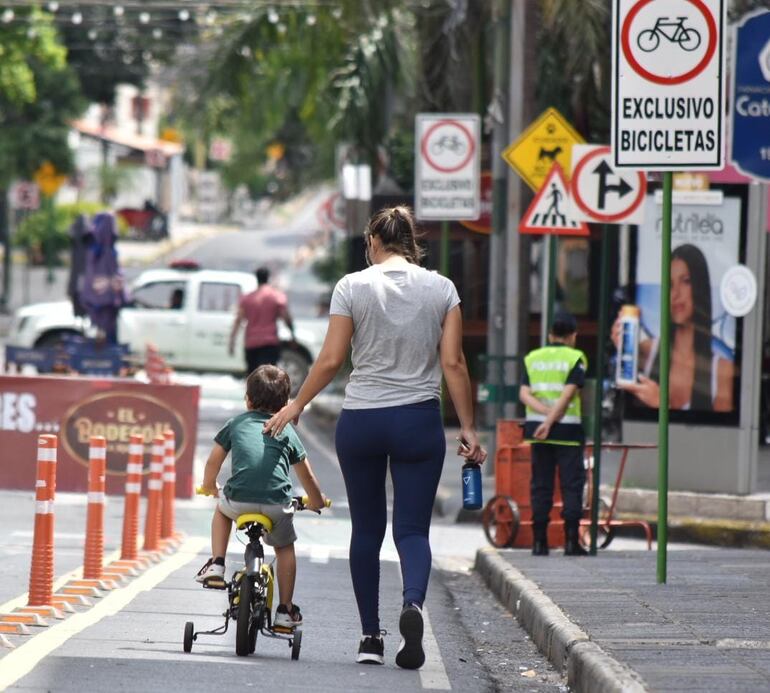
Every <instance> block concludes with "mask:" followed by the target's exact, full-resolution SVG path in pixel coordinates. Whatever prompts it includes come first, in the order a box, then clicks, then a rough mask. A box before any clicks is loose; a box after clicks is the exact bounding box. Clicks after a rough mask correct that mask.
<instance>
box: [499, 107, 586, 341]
mask: <svg viewBox="0 0 770 693" xmlns="http://www.w3.org/2000/svg"><path fill="white" fill-rule="evenodd" d="M584 141H585V140H584V139H583V138H582V137H581V136H580V134H579V133H578V132H577V131H576V130H575V129H574V128H573V127H572V125H570V123H569V122H568V121H567V119H566V118H565V117H564V116H563V115H562V114H561V113H559V111H557V110H556V109H555V108H547V109H546V110H545V111H543V113H541V114H540V115H539V116H538V117H537V118H535V120H534V121H532V123H530V125H529V127H528V128H527V129H526V130H525V131H524V132H523V133H521V135H519V137H518V138H517V139H516V140H515V141H514V142H512V143H511V144H510V146H509V147H508V148H507V149H506V150H505V151H504V152H503V153H502V157H503V159H505V161H506V162H507V163H508V165H509V166H510V167H511V168H512V169H513V170H514V171H516V173H518V174H519V175H520V176H521V177H522V178H523V179H524V182H525V183H526V184H527V185H528V186H529V187H530V188H532V190H534V191H535V192H536V193H538V195H537V197H536V200H537V199H540V198H541V196H542V195H543V193H544V192H545V191H548V192H550V191H551V190H552V186H553V183H554V182H555V183H556V184H557V185H558V181H554V180H553V176H554V173H553V171H554V170H555V168H556V165H557V164H558V166H559V168H560V171H561V172H564V171H570V170H572V169H571V166H570V163H571V161H572V147H573V145H575V144H577V143H579V142H584ZM562 180H564V179H563V176H562ZM546 183H548V184H549V187H546ZM565 187H566V186H565ZM568 195H569V192H568V190H567V191H565V197H564V198H563V200H562V202H564V203H566V204H564V210H565V211H564V214H566V213H567V212H566V210H567V208H569V206H570V205H569V201H568ZM557 202H558V201H557ZM535 206H536V202H533V203H532V205H531V206H530V208H529V210H528V211H527V213H526V214H525V215H524V219H523V220H522V224H521V225H520V226H519V230H520V231H522V232H523V233H548V234H549V235H547V236H546V237H545V239H544V246H543V273H542V274H543V276H542V279H543V281H542V285H543V307H542V309H541V316H542V317H541V328H540V332H541V341H542V342H543V344H545V340H546V337H547V333H548V326H549V325H550V322H551V317H552V313H553V299H554V296H555V293H556V255H557V252H556V251H557V248H556V245H557V239H556V238H554V237H553V236H552V235H551V234H553V233H569V234H576V235H588V228H587V227H585V225H579V224H575V223H574V222H572V223H571V224H570V225H569V227H567V228H566V229H565V228H564V225H562V224H558V223H554V225H553V226H554V227H558V228H561V230H560V231H550V232H549V231H548V230H547V227H544V225H543V224H542V223H541V224H540V225H539V227H540V228H541V229H542V230H540V231H537V230H534V229H533V228H532V226H533V225H532V224H531V223H529V221H530V220H531V217H532V216H533V214H532V213H533V210H534V208H535ZM546 211H547V209H543V210H541V212H546ZM534 221H536V220H534ZM537 226H538V225H537V224H535V228H537ZM527 227H530V228H527Z"/></svg>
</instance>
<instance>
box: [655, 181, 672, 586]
mask: <svg viewBox="0 0 770 693" xmlns="http://www.w3.org/2000/svg"><path fill="white" fill-rule="evenodd" d="M673 180H674V174H673V173H671V172H666V173H664V174H663V235H662V238H661V253H660V350H659V354H660V405H659V406H660V408H659V409H658V570H657V579H658V582H659V583H663V582H666V551H667V548H668V547H667V545H668V379H669V368H670V365H669V364H670V360H671V349H670V341H671V208H672V205H671V198H672V191H673Z"/></svg>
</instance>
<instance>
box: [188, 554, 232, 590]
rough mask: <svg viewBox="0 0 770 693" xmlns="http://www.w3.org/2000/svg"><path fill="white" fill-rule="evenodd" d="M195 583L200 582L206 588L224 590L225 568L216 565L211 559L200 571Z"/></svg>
mask: <svg viewBox="0 0 770 693" xmlns="http://www.w3.org/2000/svg"><path fill="white" fill-rule="evenodd" d="M195 581H196V582H200V583H201V584H202V585H203V586H204V587H215V586H216V587H219V588H220V589H223V588H224V586H225V567H224V566H223V565H218V564H217V563H214V559H213V558H209V560H208V561H206V563H204V565H203V567H202V568H201V569H200V570H199V571H198V574H197V575H196V576H195Z"/></svg>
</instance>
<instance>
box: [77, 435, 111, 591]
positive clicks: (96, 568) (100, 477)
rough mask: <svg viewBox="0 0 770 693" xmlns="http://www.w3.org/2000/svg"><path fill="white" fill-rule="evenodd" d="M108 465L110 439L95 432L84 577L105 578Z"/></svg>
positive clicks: (90, 462)
mask: <svg viewBox="0 0 770 693" xmlns="http://www.w3.org/2000/svg"><path fill="white" fill-rule="evenodd" d="M106 467H107V440H106V439H105V438H104V437H103V436H91V441H90V445H89V448H88V511H87V514H86V547H85V557H84V559H83V577H84V578H85V579H86V580H101V579H102V574H103V572H104V571H103V569H102V562H103V556H104V477H105V474H106V471H107V470H106Z"/></svg>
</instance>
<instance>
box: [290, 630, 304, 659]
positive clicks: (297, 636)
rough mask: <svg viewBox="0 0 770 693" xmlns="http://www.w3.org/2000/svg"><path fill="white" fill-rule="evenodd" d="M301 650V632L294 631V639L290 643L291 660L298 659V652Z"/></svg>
mask: <svg viewBox="0 0 770 693" xmlns="http://www.w3.org/2000/svg"><path fill="white" fill-rule="evenodd" d="M300 649H302V631H301V630H295V631H294V638H293V640H292V643H291V658H292V659H293V660H295V661H296V660H298V659H299V651H300Z"/></svg>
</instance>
